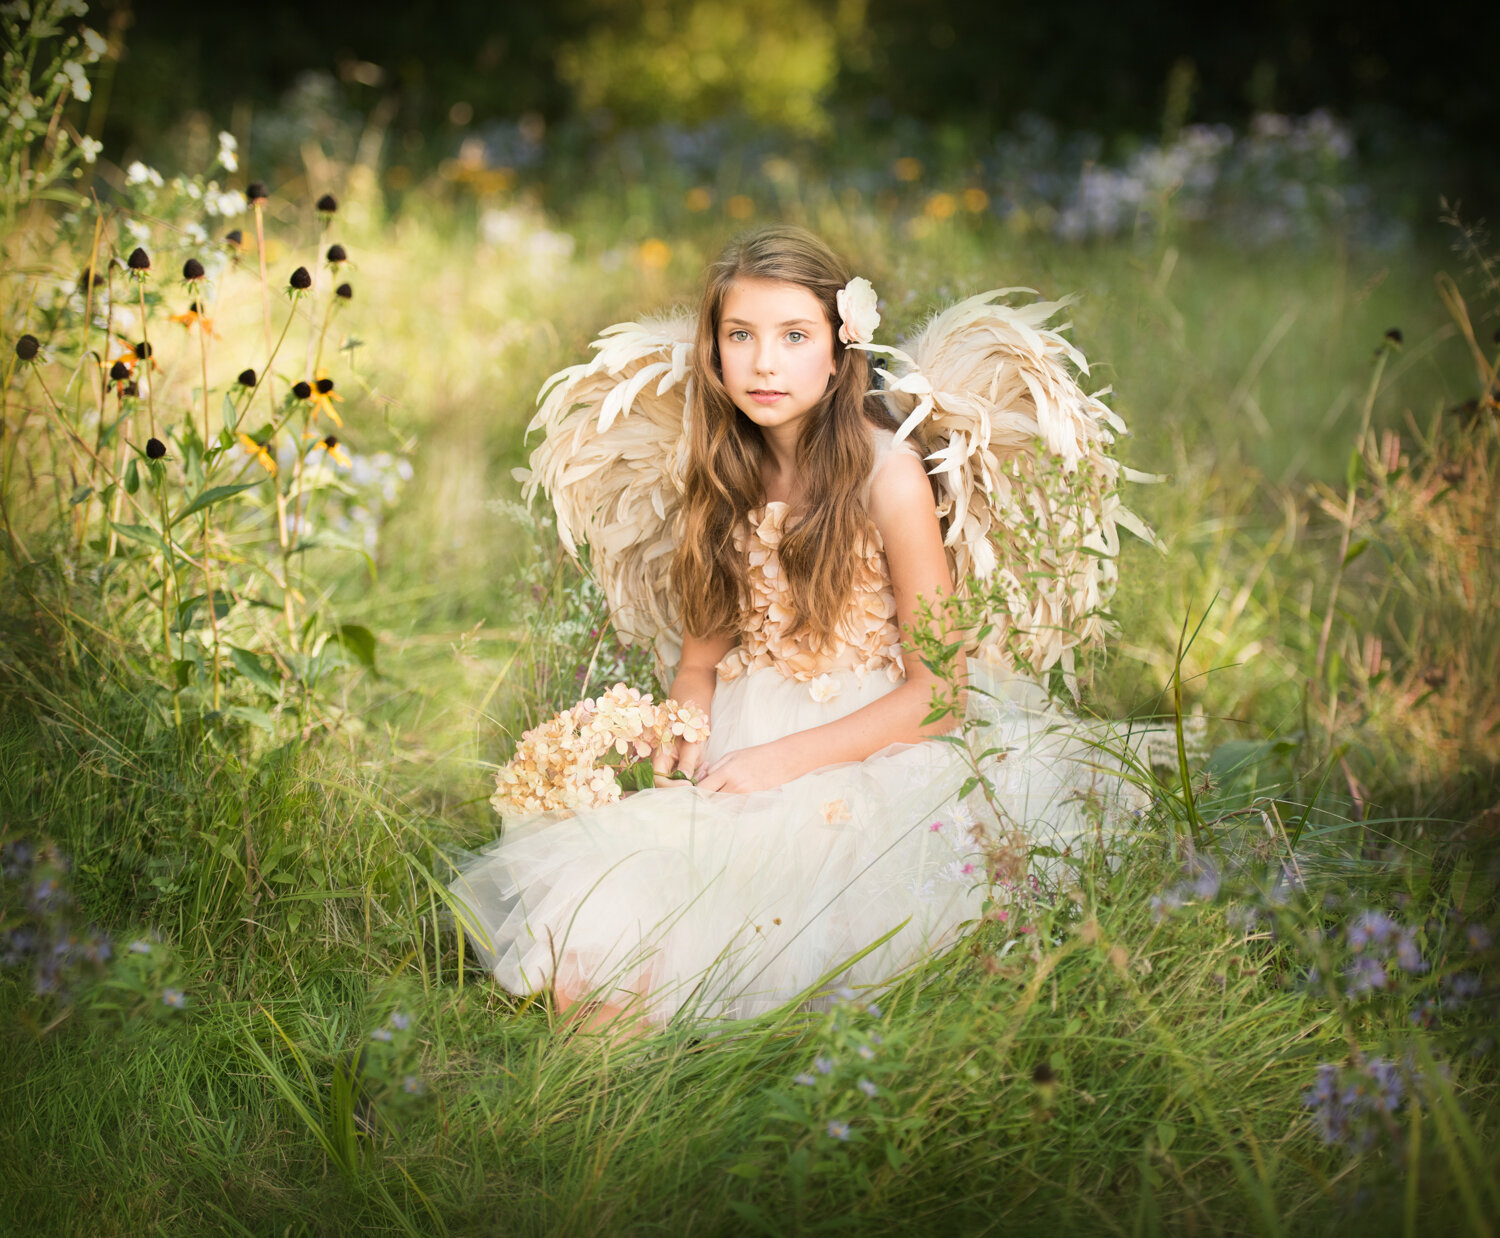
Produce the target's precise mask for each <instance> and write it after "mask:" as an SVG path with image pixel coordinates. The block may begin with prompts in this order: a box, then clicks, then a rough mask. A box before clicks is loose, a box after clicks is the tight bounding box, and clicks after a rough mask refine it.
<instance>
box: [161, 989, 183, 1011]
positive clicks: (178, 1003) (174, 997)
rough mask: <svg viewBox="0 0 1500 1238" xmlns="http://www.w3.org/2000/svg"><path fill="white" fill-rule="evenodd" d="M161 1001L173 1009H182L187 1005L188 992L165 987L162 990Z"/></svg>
mask: <svg viewBox="0 0 1500 1238" xmlns="http://www.w3.org/2000/svg"><path fill="white" fill-rule="evenodd" d="M161 1001H162V1005H164V1006H170V1007H172V1009H173V1010H181V1009H182V1008H183V1007H184V1006H186V1005H187V994H186V993H184V992H183V991H182V990H181V989H172V988H167V989H163V990H162V991H161Z"/></svg>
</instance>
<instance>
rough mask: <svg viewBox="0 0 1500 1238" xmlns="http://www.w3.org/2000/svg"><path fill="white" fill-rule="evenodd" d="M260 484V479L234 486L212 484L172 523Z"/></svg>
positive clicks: (173, 518) (173, 519)
mask: <svg viewBox="0 0 1500 1238" xmlns="http://www.w3.org/2000/svg"><path fill="white" fill-rule="evenodd" d="M260 484H261V483H260V482H259V481H242V482H239V483H238V484H236V485H233V486H210V487H209V488H208V489H207V490H205V491H204V492H203V493H202V494H200V495H199V496H198V497H197V498H196V499H194V500H193V501H192V502H191V503H189V504H188V505H187V506H186V507H184V508H183V509H182V510H181V511H180V512H178V513H177V514H176V515H175V516H173V517H172V523H173V524H176V523H177V522H178V521H179V520H182V519H183V518H185V517H187V516H191V515H192V514H193V513H194V512H201V511H202V510H203V509H204V508H205V507H212V506H213V505H214V504H215V503H222V502H223V501H224V500H225V499H228V498H233V497H234V496H235V495H237V494H240V493H242V492H243V491H245V490H254V489H255V487H256V486H258V485H260Z"/></svg>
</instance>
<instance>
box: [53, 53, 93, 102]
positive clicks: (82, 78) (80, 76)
mask: <svg viewBox="0 0 1500 1238" xmlns="http://www.w3.org/2000/svg"><path fill="white" fill-rule="evenodd" d="M52 80H53V81H54V82H56V83H57V84H58V85H59V86H62V87H64V88H65V89H67V90H71V91H72V92H73V97H74V98H75V99H81V100H82V101H83V102H85V103H87V102H88V100H89V99H90V97H91V96H92V95H93V93H94V92H93V89H92V88H91V87H90V86H89V79H88V75H87V74H86V73H84V71H83V66H82V65H81V64H79V63H78V62H77V61H76V60H65V61H63V67H62V69H61V70H60V71H58V72H57V73H55V74H53V77H52Z"/></svg>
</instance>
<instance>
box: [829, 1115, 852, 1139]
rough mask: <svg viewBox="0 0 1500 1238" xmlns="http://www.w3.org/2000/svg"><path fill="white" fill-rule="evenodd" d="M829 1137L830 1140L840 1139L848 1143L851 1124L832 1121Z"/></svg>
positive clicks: (830, 1121)
mask: <svg viewBox="0 0 1500 1238" xmlns="http://www.w3.org/2000/svg"><path fill="white" fill-rule="evenodd" d="M828 1136H829V1138H830V1139H840V1140H843V1141H845V1142H848V1139H849V1123H847V1122H840V1121H838V1120H836V1119H830V1120H829V1123H828Z"/></svg>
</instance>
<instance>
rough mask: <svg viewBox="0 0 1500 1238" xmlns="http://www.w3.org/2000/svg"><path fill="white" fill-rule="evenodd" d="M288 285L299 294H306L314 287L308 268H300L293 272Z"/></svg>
mask: <svg viewBox="0 0 1500 1238" xmlns="http://www.w3.org/2000/svg"><path fill="white" fill-rule="evenodd" d="M287 283H288V284H290V285H291V286H292V287H293V288H294V289H296V290H297V291H298V292H305V291H307V289H309V288H311V287H312V275H311V274H309V273H308V270H307V268H306V267H298V268H297V269H296V270H295V271H293V272H292V276H291V278H290V279H289V280H287Z"/></svg>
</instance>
